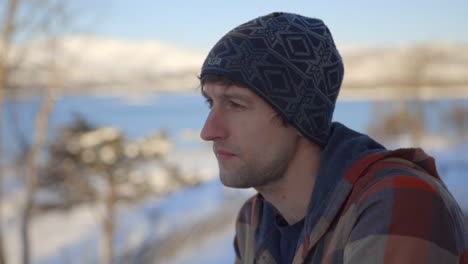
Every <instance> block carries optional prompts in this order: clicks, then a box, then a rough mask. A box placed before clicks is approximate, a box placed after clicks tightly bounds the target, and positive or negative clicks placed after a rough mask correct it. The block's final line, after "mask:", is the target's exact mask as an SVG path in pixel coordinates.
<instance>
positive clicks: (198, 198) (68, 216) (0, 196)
mask: <svg viewBox="0 0 468 264" xmlns="http://www.w3.org/2000/svg"><path fill="white" fill-rule="evenodd" d="M274 11H287V12H294V13H299V14H302V15H306V16H311V17H318V18H321V19H323V20H324V21H325V23H326V24H327V25H328V26H329V28H330V29H331V31H332V34H333V35H334V38H335V42H336V44H337V46H338V49H339V50H340V52H341V53H342V56H343V59H344V62H345V80H344V83H343V87H342V91H341V93H340V96H339V99H338V104H337V108H336V113H335V116H334V119H335V120H336V121H340V122H342V123H344V124H346V125H347V126H349V127H351V128H353V129H355V130H358V131H361V132H364V133H369V134H370V135H371V136H372V137H374V138H376V139H377V140H379V141H381V142H382V143H383V144H385V145H386V146H387V147H389V148H396V147H410V146H419V147H422V148H424V149H425V150H426V151H427V152H428V153H429V154H431V155H433V156H434V157H436V159H437V166H438V169H439V172H440V174H441V176H442V177H443V180H444V181H445V182H446V184H447V186H448V188H449V189H450V191H451V192H452V194H453V195H454V197H455V198H456V199H457V200H458V202H459V203H460V205H461V207H462V209H463V210H464V211H465V215H467V212H468V202H467V200H468V192H467V191H466V188H467V187H468V179H467V175H466V171H468V16H466V12H467V11H468V2H466V1H464V0H453V1H441V0H440V1H437V0H431V1H427V0H424V1H423V0H414V1H410V2H409V1H389V2H383V1H379V2H377V1H371V0H362V1H348V2H343V1H326V2H325V1H322V2H318V1H317V2H314V1H288V3H287V4H286V3H285V1H279V0H275V1H244V0H238V1H227V2H220V1H212V0H207V1H181V0H174V1H159V0H156V1H149V0H138V1H125V0H113V1H110V0H103V1H92V0H82V1H78V0H75V1H72V0H69V1H67V0H1V1H0V34H1V35H0V103H1V106H0V133H1V135H0V139H1V141H0V227H1V228H0V264H5V263H8V264H16V263H23V264H28V263H40V264H52V263H54V264H55V263H66V264H68V263H102V264H108V263H142V264H146V263H180V264H183V263H231V262H232V259H233V258H234V252H233V250H232V238H233V232H234V227H233V222H234V220H235V216H236V212H237V210H238V209H239V207H240V205H241V204H242V201H244V200H245V199H246V198H247V197H248V196H249V195H252V194H253V193H254V192H253V191H252V190H234V189H227V188H224V187H222V185H221V184H220V183H219V180H218V178H217V163H216V160H215V158H214V157H213V155H212V153H211V146H210V145H209V144H207V143H204V142H202V141H201V140H200V139H199V132H200V129H201V127H202V125H203V122H204V120H205V117H206V115H207V113H208V108H207V106H206V105H205V104H204V100H203V99H202V97H201V96H200V95H199V89H198V79H197V75H198V74H199V71H200V67H201V64H202V62H203V60H204V57H205V56H206V54H207V52H208V51H209V50H210V48H211V47H212V46H213V45H214V44H215V43H216V41H217V40H218V39H219V38H220V37H221V36H223V35H224V34H225V33H226V32H227V31H229V30H230V29H232V28H233V27H235V26H237V25H239V24H241V23H244V22H246V21H248V20H250V19H253V18H255V17H258V16H261V15H265V14H268V13H270V12H274Z"/></svg>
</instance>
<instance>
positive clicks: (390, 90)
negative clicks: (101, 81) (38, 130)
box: [6, 84, 468, 102]
mask: <svg viewBox="0 0 468 264" xmlns="http://www.w3.org/2000/svg"><path fill="white" fill-rule="evenodd" d="M109 91H110V92H109ZM198 93H199V91H198V89H197V88H193V89H181V90H176V91H168V90H156V89H155V90H151V89H144V90H139V89H134V88H125V87H118V88H109V89H106V88H105V87H99V88H94V89H93V88H92V89H88V90H81V91H80V90H66V91H63V92H61V93H59V94H58V95H57V99H60V98H61V97H115V98H121V99H123V100H127V101H136V102H137V101H139V100H142V101H144V100H145V99H148V98H149V97H158V96H161V95H163V96H164V95H181V96H183V95H196V94H198ZM39 96H41V95H40V94H39V93H38V92H31V91H26V90H24V89H21V90H17V91H15V92H14V93H12V92H11V91H7V93H6V99H7V100H15V99H16V100H28V99H31V98H32V99H37V98H39ZM401 99H403V100H415V99H419V100H423V101H432V100H441V99H442V100H443V99H449V100H458V99H468V84H463V85H444V86H436V85H433V86H431V85H426V86H421V87H420V88H419V89H415V88H414V87H412V86H396V85H379V86H360V87H357V86H356V87H348V86H346V85H344V86H343V87H342V88H341V90H340V94H339V95H338V100H340V101H397V100H401Z"/></svg>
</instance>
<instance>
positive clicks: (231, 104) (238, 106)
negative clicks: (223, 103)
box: [227, 101, 245, 110]
mask: <svg viewBox="0 0 468 264" xmlns="http://www.w3.org/2000/svg"><path fill="white" fill-rule="evenodd" d="M227 105H228V108H229V109H234V110H240V109H244V108H245V106H243V105H241V104H239V103H236V102H234V101H228V103H227Z"/></svg>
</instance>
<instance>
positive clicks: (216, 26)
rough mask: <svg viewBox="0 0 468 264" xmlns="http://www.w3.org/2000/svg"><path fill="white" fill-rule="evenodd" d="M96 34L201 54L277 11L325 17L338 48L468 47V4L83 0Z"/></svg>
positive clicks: (437, 0)
mask: <svg viewBox="0 0 468 264" xmlns="http://www.w3.org/2000/svg"><path fill="white" fill-rule="evenodd" d="M79 3H80V4H81V5H82V11H83V12H84V13H87V15H88V16H92V17H94V20H93V22H94V24H93V26H92V27H90V28H91V30H89V31H90V32H92V33H93V34H98V35H105V36H110V37H116V38H123V39H130V40H160V41H163V42H167V43H171V44H175V45H177V46H183V47H186V48H192V49H197V50H202V51H207V50H209V49H210V48H211V47H212V46H213V45H214V44H215V43H216V41H217V40H218V39H219V38H220V37H222V36H223V35H224V34H225V33H226V32H227V31H229V30H230V29H232V28H234V27H235V26H237V25H239V24H242V23H244V22H247V21H248V20H251V19H253V18H255V17H258V16H261V15H266V14H268V13H271V12H275V11H283V12H293V13H298V14H301V15H305V16H310V17H317V18H321V19H322V20H324V21H325V23H326V24H327V25H328V26H329V28H330V30H331V31H332V34H333V35H334V38H335V41H336V43H337V44H338V45H342V44H348V45H373V46H375V45H393V44H399V43H408V42H410V43H414V42H423V41H451V42H463V43H468V15H466V13H467V11H468V1H467V0H450V1H442V0H411V1H404V0H393V1H379V0H354V1H343V0H342V1H338V0H329V1H313V0H309V1H305V0H296V1H294V0H290V1H285V0H270V1H264V0H263V1H262V0H236V1H219V0H218V1H215V0H197V1H189V0H185V1H184V0H171V1H168V0H165V1H162V0H133V1H129V0H101V1H95V0H83V1H80V2H79Z"/></svg>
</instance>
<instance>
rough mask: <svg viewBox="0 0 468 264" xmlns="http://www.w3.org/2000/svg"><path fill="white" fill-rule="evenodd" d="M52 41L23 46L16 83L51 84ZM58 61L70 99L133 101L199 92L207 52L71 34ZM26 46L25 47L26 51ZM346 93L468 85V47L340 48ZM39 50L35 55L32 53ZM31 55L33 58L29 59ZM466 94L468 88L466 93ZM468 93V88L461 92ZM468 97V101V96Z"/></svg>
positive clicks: (440, 44) (19, 51)
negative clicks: (91, 96) (361, 89)
mask: <svg viewBox="0 0 468 264" xmlns="http://www.w3.org/2000/svg"><path fill="white" fill-rule="evenodd" d="M48 44H50V43H48V42H45V41H36V42H33V43H29V44H27V45H25V46H23V47H16V56H15V57H17V58H20V57H22V58H23V59H24V61H23V64H22V65H23V66H22V67H20V70H19V71H17V72H16V73H15V74H14V75H13V77H14V78H13V79H12V84H13V85H16V86H20V87H23V88H24V87H27V88H31V87H37V86H39V87H40V86H41V85H44V84H45V83H46V81H47V80H48V75H47V74H48V69H47V67H48V66H47V65H48V64H47V63H48V62H50V58H49V55H50V51H48V50H47V49H46V47H48ZM58 44H59V45H57V50H56V53H55V55H56V56H57V63H58V65H59V66H60V67H59V72H58V73H59V75H60V77H61V78H62V79H61V81H63V83H64V85H65V91H64V92H65V93H68V94H70V93H72V94H73V93H74V94H77V93H78V94H83V93H87V94H101V95H108V96H109V95H122V96H125V95H129V94H134V93H140V94H148V93H154V92H168V91H171V92H176V91H195V89H196V87H197V85H198V79H197V75H198V74H199V72H200V67H201V65H202V63H203V60H204V57H205V56H206V53H205V52H201V51H196V50H190V49H187V48H182V47H175V46H174V45H170V44H165V43H161V42H159V41H156V40H152V41H139V42H137V41H128V40H120V39H111V38H105V37H97V36H69V37H65V38H63V39H61V41H60V42H58ZM24 47H25V49H23V48H24ZM338 48H339V49H340V50H341V53H342V56H343V59H344V62H345V69H346V70H345V79H344V87H345V89H344V90H345V91H346V89H347V88H356V87H358V88H359V87H366V86H373V87H375V86H376V85H378V86H382V85H405V84H408V83H409V84H414V83H415V82H417V83H420V84H423V85H436V86H437V85H445V86H446V85H450V86H453V85H462V86H464V87H466V85H467V84H468V45H467V44H455V43H445V42H433V43H425V44H413V45H409V44H407V45H395V46H388V47H365V46H351V45H350V46H346V45H343V46H340V47H338ZM31 51H34V52H31ZM25 52H26V56H22V55H24V54H25ZM465 90H466V89H465ZM461 91H464V90H461ZM467 96H468V95H467Z"/></svg>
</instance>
